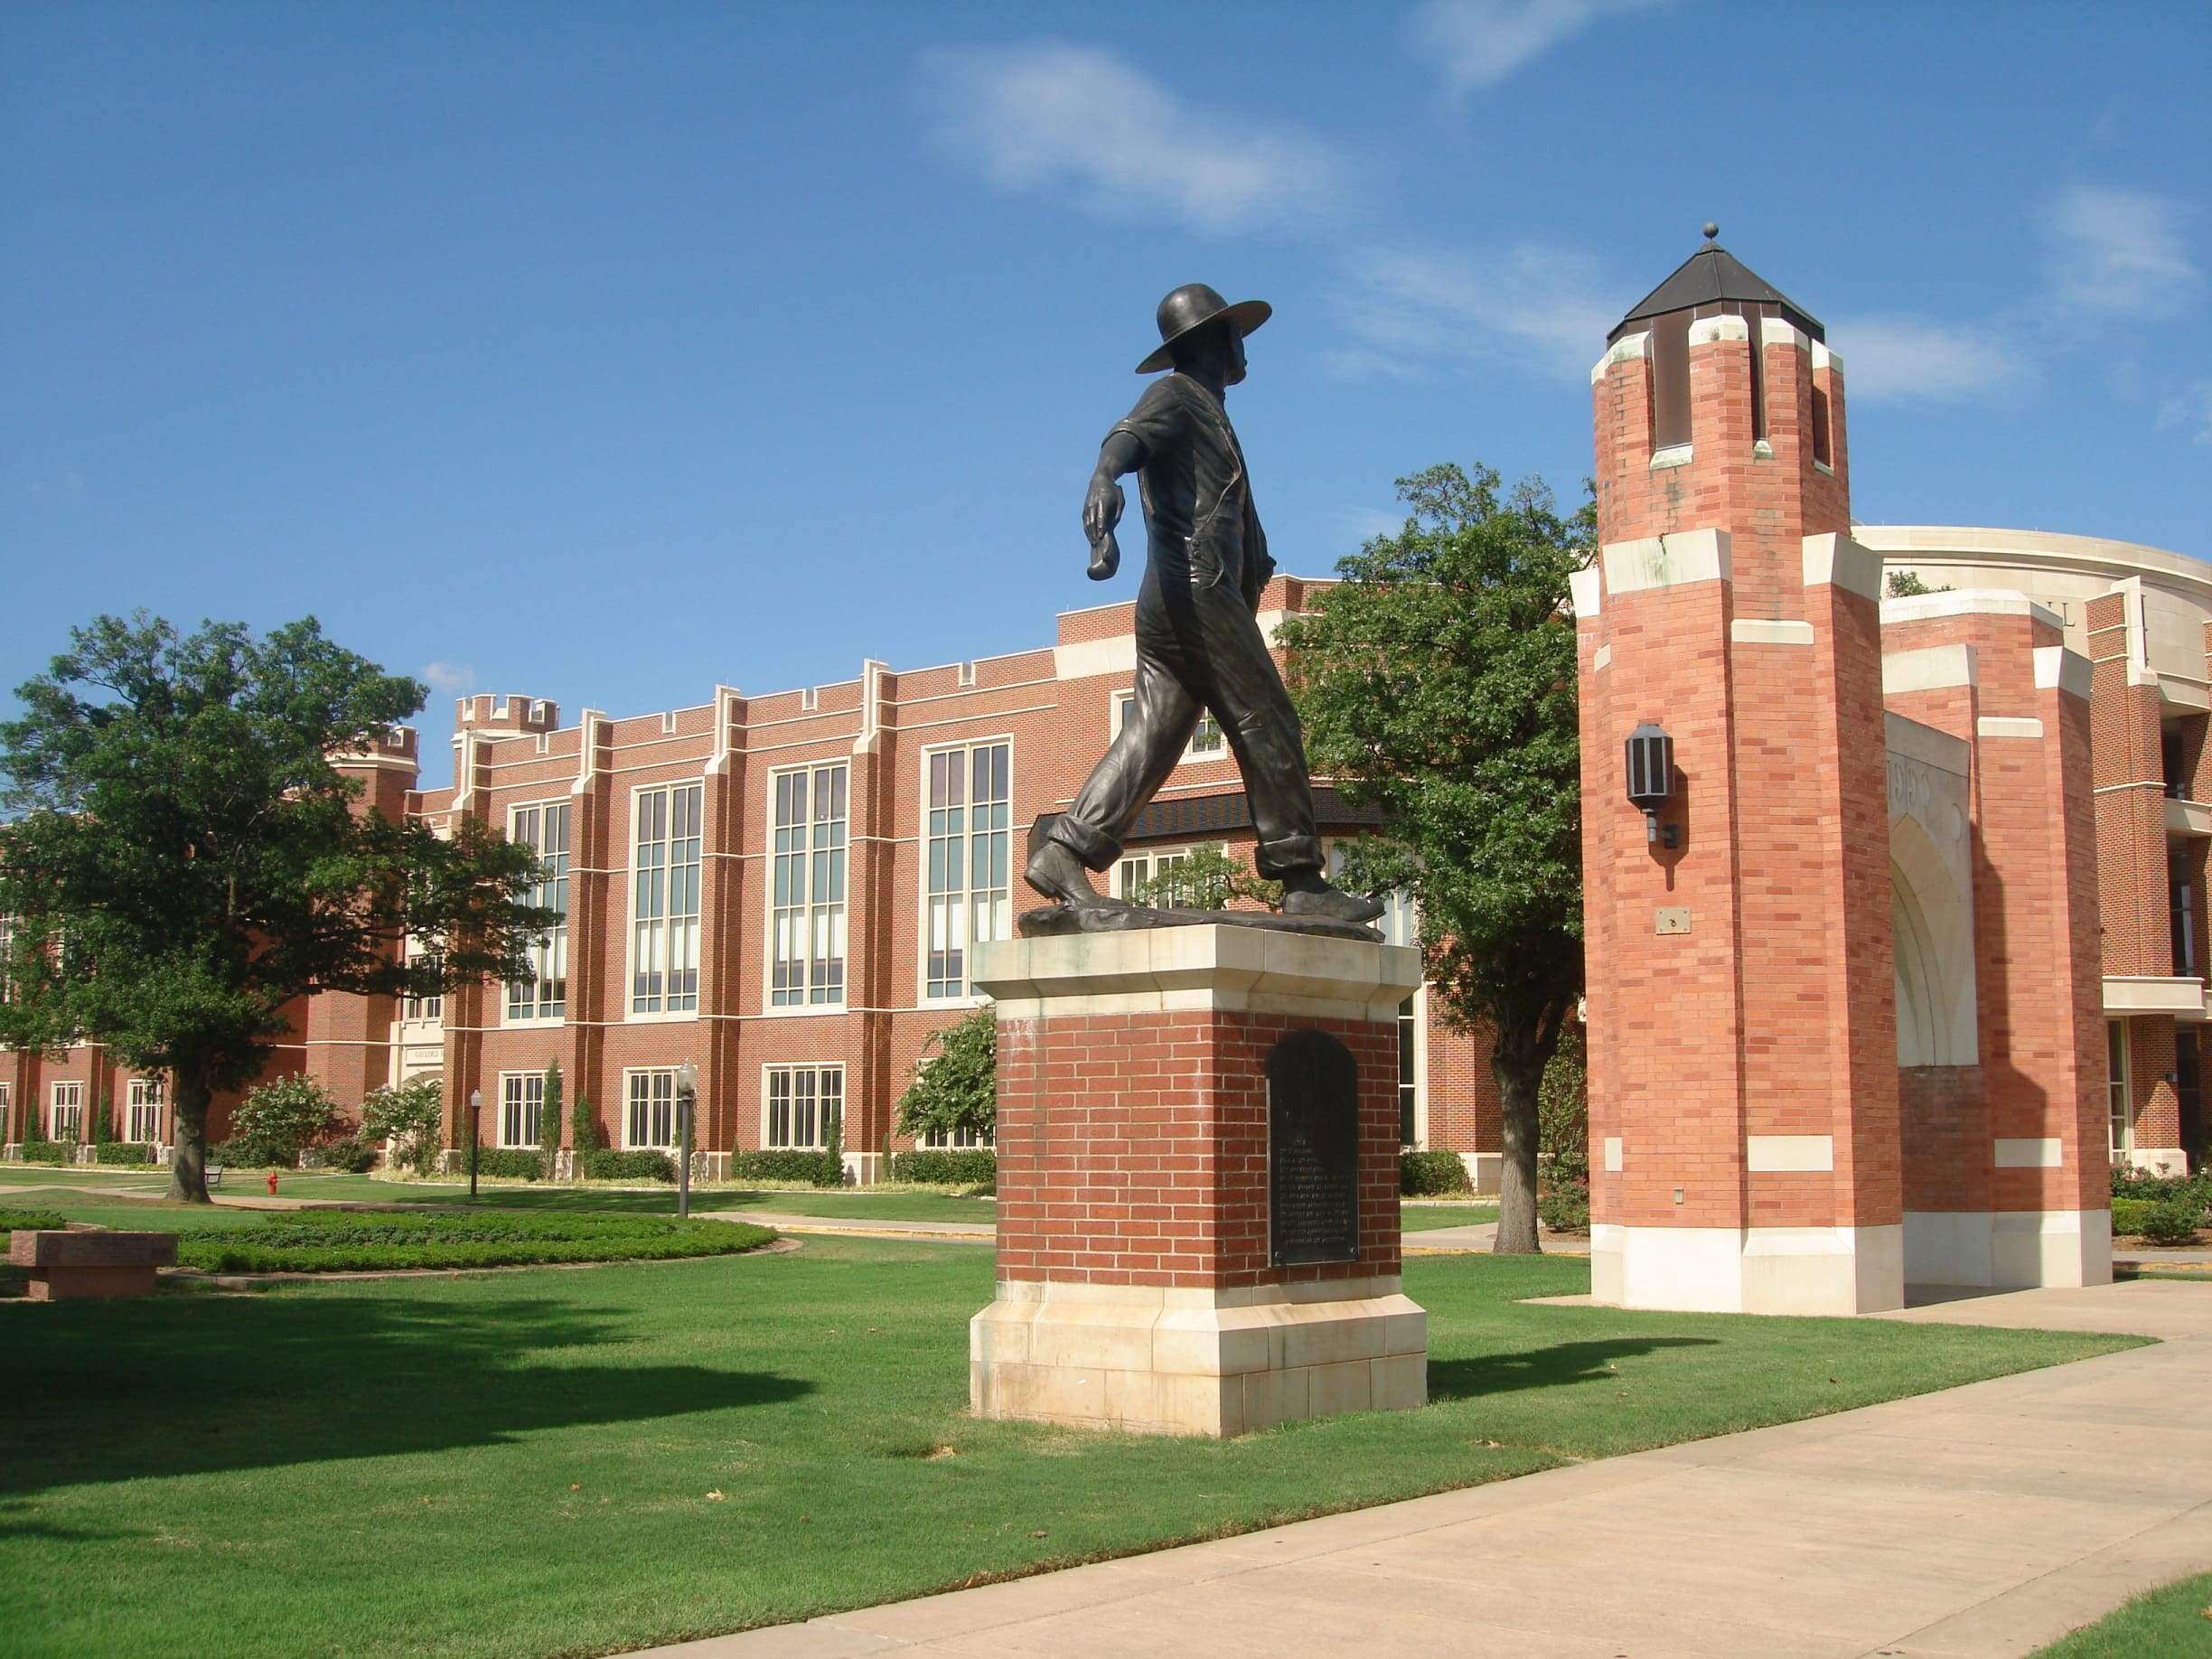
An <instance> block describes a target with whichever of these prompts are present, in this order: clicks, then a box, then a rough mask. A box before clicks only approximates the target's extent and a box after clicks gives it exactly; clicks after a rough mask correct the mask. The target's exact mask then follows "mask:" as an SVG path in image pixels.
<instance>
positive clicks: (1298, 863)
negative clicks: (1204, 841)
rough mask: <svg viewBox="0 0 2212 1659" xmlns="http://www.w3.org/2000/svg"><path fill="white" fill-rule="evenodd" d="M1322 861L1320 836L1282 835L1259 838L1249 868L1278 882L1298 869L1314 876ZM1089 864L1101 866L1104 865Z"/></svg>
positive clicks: (1318, 871) (1096, 866)
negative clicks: (1259, 840)
mask: <svg viewBox="0 0 2212 1659" xmlns="http://www.w3.org/2000/svg"><path fill="white" fill-rule="evenodd" d="M1322 862H1323V860H1322V857H1321V838H1320V837H1319V836H1317V835H1286V836H1282V837H1279V838H1278V839H1274V840H1265V841H1261V843H1260V844H1259V846H1257V847H1255V848H1253V849H1252V867H1253V868H1254V869H1256V870H1258V871H1259V872H1260V874H1261V875H1262V876H1266V877H1267V878H1268V879H1269V880H1270V881H1280V880H1281V879H1282V878H1283V877H1284V876H1289V875H1294V874H1296V873H1297V872H1298V871H1299V870H1311V871H1313V872H1314V873H1315V874H1317V875H1318V874H1319V873H1320V871H1321V867H1322ZM1104 867H1105V866H1103V865H1093V866H1092V868H1094V869H1103V868H1104Z"/></svg>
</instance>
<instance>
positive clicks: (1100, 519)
mask: <svg viewBox="0 0 2212 1659" xmlns="http://www.w3.org/2000/svg"><path fill="white" fill-rule="evenodd" d="M1128 505H1129V498H1128V497H1127V496H1126V495H1124V494H1123V493H1122V492H1121V486H1120V484H1118V483H1115V482H1114V481H1113V480H1112V479H1111V478H1109V477H1107V476H1105V475H1104V474H1102V473H1101V474H1097V475H1094V476H1093V477H1092V480H1091V490H1090V492H1089V493H1088V494H1087V495H1085V496H1084V497H1083V535H1084V537H1085V539H1088V540H1089V541H1090V543H1091V579H1092V581H1093V582H1103V581H1106V580H1107V579H1109V578H1110V577H1111V576H1112V575H1113V574H1114V572H1115V571H1117V570H1119V569H1120V567H1121V547H1120V543H1119V542H1117V541H1116V540H1115V539H1114V526H1115V525H1117V524H1119V523H1120V521H1121V514H1122V511H1123V510H1124V509H1125V508H1127V506H1128Z"/></svg>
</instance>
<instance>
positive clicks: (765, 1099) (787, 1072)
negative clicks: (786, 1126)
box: [760, 1060, 845, 1152]
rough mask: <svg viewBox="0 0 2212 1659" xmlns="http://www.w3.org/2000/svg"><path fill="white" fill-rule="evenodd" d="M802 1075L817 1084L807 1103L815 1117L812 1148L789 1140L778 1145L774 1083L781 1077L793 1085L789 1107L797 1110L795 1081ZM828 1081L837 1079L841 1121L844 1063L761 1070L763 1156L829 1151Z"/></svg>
mask: <svg viewBox="0 0 2212 1659" xmlns="http://www.w3.org/2000/svg"><path fill="white" fill-rule="evenodd" d="M801 1072H803V1073H808V1074H810V1075H811V1076H812V1077H813V1078H814V1080H815V1083H814V1092H813V1095H812V1096H811V1100H810V1101H809V1102H808V1110H809V1111H811V1112H812V1113H813V1117H814V1139H813V1142H812V1144H811V1145H809V1146H800V1145H797V1144H795V1143H793V1142H792V1141H791V1140H789V1139H786V1140H785V1141H783V1143H781V1144H779V1143H778V1142H777V1141H776V1140H775V1139H773V1129H774V1124H775V1080H776V1078H777V1077H779V1076H784V1077H789V1078H792V1080H793V1081H794V1087H793V1088H792V1092H791V1095H790V1101H789V1103H790V1104H791V1105H792V1106H794V1107H795V1106H796V1104H797V1101H798V1094H797V1090H796V1087H795V1080H796V1078H797V1076H798V1074H799V1073H801ZM829 1077H835V1078H836V1079H837V1100H836V1104H837V1108H838V1112H839V1117H840V1119H841V1118H842V1116H843V1113H844V1111H845V1063H844V1062H843V1061H842V1060H783V1061H773V1062H770V1063H768V1064H764V1065H763V1066H762V1067H761V1085H760V1087H761V1093H760V1147H761V1150H763V1151H764V1152H826V1151H828V1150H829V1146H828V1144H827V1143H828V1140H829V1111H827V1110H826V1108H827V1106H828V1104H829V1096H828V1094H827V1092H825V1091H824V1090H823V1088H822V1086H821V1085H822V1080H823V1079H825V1078H829Z"/></svg>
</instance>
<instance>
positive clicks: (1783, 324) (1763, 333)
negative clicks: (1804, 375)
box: [1759, 317, 1813, 351]
mask: <svg viewBox="0 0 2212 1659" xmlns="http://www.w3.org/2000/svg"><path fill="white" fill-rule="evenodd" d="M1812 343H1813V342H1812V337H1811V336H1810V335H1808V334H1806V333H1804V332H1803V331H1802V330H1800V329H1799V328H1798V326H1797V325H1796V324H1795V323H1793V322H1791V321H1790V320H1789V319H1788V318H1787V317H1761V318H1760V319H1759V344H1760V345H1762V346H1770V345H1786V346H1795V347H1796V348H1797V349H1798V350H1799V351H1804V349H1805V347H1806V346H1808V345H1810V344H1812Z"/></svg>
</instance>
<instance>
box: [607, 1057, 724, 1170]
mask: <svg viewBox="0 0 2212 1659" xmlns="http://www.w3.org/2000/svg"><path fill="white" fill-rule="evenodd" d="M663 1077H665V1078H666V1079H668V1100H667V1105H668V1134H669V1138H668V1139H666V1140H651V1139H646V1140H639V1139H635V1138H634V1137H633V1135H632V1133H631V1130H632V1129H633V1127H634V1122H635V1119H634V1115H633V1114H634V1113H635V1112H636V1111H637V1110H638V1108H639V1107H640V1106H641V1105H642V1106H643V1108H644V1109H645V1111H646V1112H647V1114H648V1122H647V1125H646V1127H647V1129H648V1130H649V1131H650V1130H651V1128H652V1125H651V1121H650V1119H651V1114H652V1113H653V1111H654V1110H655V1109H656V1108H657V1107H659V1106H660V1105H661V1099H660V1096H659V1092H658V1091H655V1090H651V1089H649V1090H648V1092H647V1094H646V1098H645V1099H644V1100H643V1101H639V1100H638V1099H637V1092H638V1089H637V1085H638V1082H639V1081H640V1080H653V1079H659V1078H663ZM700 1087H701V1091H702V1092H703V1091H704V1088H705V1076H704V1073H702V1074H701V1079H700ZM692 1111H693V1112H694V1114H695V1115H696V1113H697V1111H698V1104H697V1102H696V1101H694V1103H693V1106H692ZM622 1131H623V1150H624V1151H625V1152H666V1153H667V1154H669V1156H670V1157H671V1158H674V1157H676V1156H677V1155H678V1154H680V1152H681V1150H682V1141H683V1114H682V1113H681V1112H680V1111H678V1110H677V1098H676V1067H674V1066H672V1065H626V1066H624V1067H623V1116H622ZM692 1133H693V1137H694V1139H695V1140H696V1139H697V1135H698V1129H697V1126H696V1124H695V1125H694V1127H693V1130H692Z"/></svg>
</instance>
